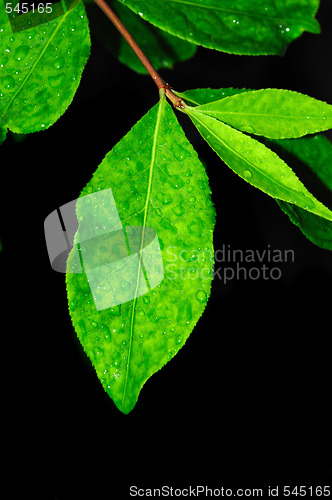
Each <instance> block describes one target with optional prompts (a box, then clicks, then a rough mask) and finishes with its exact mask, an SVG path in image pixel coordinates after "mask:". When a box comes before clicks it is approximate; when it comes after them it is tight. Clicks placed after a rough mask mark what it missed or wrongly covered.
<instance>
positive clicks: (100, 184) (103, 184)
mask: <svg viewBox="0 0 332 500" xmlns="http://www.w3.org/2000/svg"><path fill="white" fill-rule="evenodd" d="M106 186H107V184H106V181H104V180H101V181H100V182H98V185H97V188H98V191H100V190H103V189H105V188H106Z"/></svg>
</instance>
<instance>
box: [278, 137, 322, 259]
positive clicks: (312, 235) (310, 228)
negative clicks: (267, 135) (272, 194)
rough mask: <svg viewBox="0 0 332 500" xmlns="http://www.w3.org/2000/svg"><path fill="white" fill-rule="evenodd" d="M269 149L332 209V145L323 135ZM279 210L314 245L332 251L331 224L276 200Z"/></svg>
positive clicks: (291, 140) (293, 140)
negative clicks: (300, 176)
mask: <svg viewBox="0 0 332 500" xmlns="http://www.w3.org/2000/svg"><path fill="white" fill-rule="evenodd" d="M269 146H270V147H271V148H273V149H274V150H275V151H276V152H277V153H278V155H279V156H280V157H281V158H283V159H284V160H285V161H287V163H288V164H289V165H294V167H295V166H296V168H297V169H298V170H299V171H301V173H302V175H303V176H304V177H306V181H307V182H306V185H307V186H310V187H311V190H312V191H313V192H314V193H317V196H318V197H319V198H320V199H321V200H323V201H324V204H325V205H326V206H328V207H329V208H330V209H332V144H331V142H330V141H329V140H328V139H327V138H326V137H324V136H323V135H315V136H310V137H302V138H301V139H284V140H279V141H269ZM277 202H278V204H279V206H280V208H281V209H282V210H283V211H284V212H285V213H286V214H287V215H288V216H289V218H290V220H291V221H292V222H293V223H294V224H295V225H296V226H298V227H299V228H300V230H301V231H302V233H303V234H304V235H305V236H306V237H307V238H308V239H309V240H310V241H312V242H313V243H314V244H315V245H318V246H320V247H321V248H325V249H328V250H332V222H331V221H328V220H326V219H324V218H322V217H319V216H318V215H315V214H313V213H310V212H308V211H306V210H303V209H302V208H300V207H297V206H295V205H290V204H289V203H287V202H284V201H280V200H277Z"/></svg>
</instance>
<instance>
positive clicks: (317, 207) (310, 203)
mask: <svg viewBox="0 0 332 500" xmlns="http://www.w3.org/2000/svg"><path fill="white" fill-rule="evenodd" d="M196 109H197V108H186V112H187V113H188V115H189V116H190V118H191V119H192V121H193V123H194V125H195V126H196V127H197V129H198V131H199V132H200V134H201V135H202V137H203V138H204V139H205V140H206V141H207V143H208V144H209V145H210V146H211V148H212V149H213V150H214V151H215V152H216V153H217V154H218V155H219V156H220V158H221V159H222V160H223V161H224V162H225V163H226V165H228V166H229V167H230V168H231V169H232V170H233V171H234V172H235V173H237V174H238V175H239V176H240V177H242V178H243V179H245V180H246V181H247V182H249V183H250V184H252V185H253V186H255V187H257V188H259V189H261V190H262V191H264V192H265V193H267V194H269V195H270V196H272V197H274V198H278V199H280V200H283V201H287V202H288V203H292V204H295V205H297V206H299V207H302V208H304V209H305V210H308V211H309V212H312V213H315V214H317V215H319V216H321V217H325V218H326V219H328V220H332V212H331V211H330V210H328V209H327V208H326V207H325V206H324V205H323V204H322V203H320V202H319V201H318V200H316V198H315V197H314V196H313V195H312V194H311V193H310V192H309V191H308V190H307V189H306V188H305V186H304V185H303V184H302V182H301V181H300V180H299V179H298V178H297V177H296V175H295V173H294V172H293V171H292V170H291V168H290V167H289V166H288V165H287V164H286V163H285V162H284V161H283V160H282V159H281V158H279V156H278V155H277V154H276V153H274V152H273V151H271V150H270V149H269V148H267V147H266V146H264V144H261V143H260V142H259V141H257V140H255V139H252V138H251V137H250V136H248V135H246V134H243V133H242V132H239V131H238V130H235V129H233V128H232V127H230V126H229V125H226V124H225V123H223V122H221V121H219V120H217V119H215V118H212V117H210V116H208V115H205V114H203V113H200V112H197V111H196Z"/></svg>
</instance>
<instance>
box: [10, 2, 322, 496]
mask: <svg viewBox="0 0 332 500" xmlns="http://www.w3.org/2000/svg"><path fill="white" fill-rule="evenodd" d="M317 17H318V20H319V22H320V24H321V27H322V33H321V35H311V34H308V33H305V34H304V35H303V36H302V37H301V38H300V39H298V40H297V41H295V42H293V43H292V44H291V45H290V47H289V48H288V50H287V52H286V53H285V55H284V56H283V57H271V56H270V57H250V56H248V57H247V56H232V55H228V54H223V53H219V52H216V51H209V50H206V49H202V48H200V49H199V50H198V52H197V55H196V56H195V57H194V58H193V59H192V60H190V61H187V62H184V63H181V64H177V65H176V66H175V69H173V70H164V71H161V74H162V76H163V77H164V78H165V79H166V80H167V81H168V82H169V83H170V84H171V85H172V86H173V87H174V88H175V89H176V90H179V91H181V90H186V89H187V88H197V87H214V88H221V87H231V86H232V87H240V88H242V87H247V88H253V89H254V88H257V89H259V88H267V87H275V88H286V89H291V90H297V91H299V92H302V93H305V94H308V95H311V96H313V97H316V98H318V99H322V100H324V101H327V102H329V103H332V65H331V49H332V28H331V26H332V5H331V2H330V1H329V0H325V1H322V2H321V7H320V10H319V13H318V16H317ZM157 98H158V94H157V91H156V88H155V86H154V84H153V83H152V81H151V80H150V79H149V77H147V76H141V75H136V74H134V73H133V72H131V71H130V70H129V69H128V68H126V67H125V66H123V65H121V64H120V63H118V62H117V61H116V60H115V59H114V58H113V57H112V56H111V55H110V54H109V53H108V52H107V51H106V50H105V49H104V48H103V47H102V46H101V45H100V44H99V43H98V42H97V41H96V40H95V39H94V38H93V40H92V54H91V57H90V59H89V62H88V64H87V66H86V69H85V71H84V74H83V78H82V82H81V85H80V87H79V90H78V92H77V94H76V96H75V99H74V101H73V103H72V104H71V106H70V108H69V109H68V111H67V112H66V113H65V114H64V116H63V117H62V118H61V119H60V120H59V121H58V122H57V123H56V124H55V125H54V126H53V127H51V128H50V129H49V130H47V131H44V132H42V133H37V134H33V135H29V136H28V137H27V138H26V139H25V140H24V141H22V142H15V141H14V139H13V137H12V136H11V135H10V136H9V137H8V138H7V140H6V141H5V143H4V144H3V145H2V146H1V165H2V194H1V214H2V215H1V219H2V220H1V239H2V242H3V245H4V248H3V252H2V255H1V272H2V277H3V278H2V283H3V291H4V300H3V306H4V308H3V310H4V312H3V321H2V323H3V325H4V326H3V332H2V334H3V338H4V340H5V346H6V347H5V352H4V359H5V360H6V362H8V365H9V366H7V363H5V370H6V377H7V378H8V379H9V380H10V381H11V382H12V384H6V383H5V384H4V385H5V386H6V387H7V386H9V387H10V390H9V394H10V397H11V398H13V400H14V402H13V404H11V405H9V406H8V415H9V416H10V420H11V422H13V423H14V424H15V425H14V430H13V438H15V437H17V436H19V439H18V440H16V439H14V440H13V447H12V450H14V452H13V456H12V458H11V459H10V461H11V462H12V463H13V464H14V466H15V467H17V470H18V471H21V470H22V471H23V470H24V469H26V465H27V464H28V465H29V466H32V467H31V469H32V470H31V472H30V473H29V475H28V480H27V482H26V483H25V489H26V492H27V493H29V494H30V493H31V494H32V496H33V497H34V498H36V497H37V494H39V493H41V497H42V498H51V499H55V498H57V499H58V500H64V499H81V498H91V499H111V498H119V499H121V498H129V486H130V485H138V486H140V487H161V486H162V485H164V484H166V485H170V486H173V487H187V486H188V485H192V486H195V485H198V484H202V485H205V484H206V485H208V486H210V487H215V488H217V487H221V486H224V487H225V488H226V487H234V488H249V487H256V488H260V487H261V488H263V487H265V486H267V485H271V486H276V485H279V486H282V485H284V484H294V485H296V484H298V485H307V486H310V485H316V484H321V485H324V484H325V485H330V484H331V482H332V481H331V479H332V457H331V444H332V443H331V417H332V411H331V409H332V405H331V366H332V363H331V348H330V344H331V342H330V338H331V326H330V314H331V291H330V287H331V278H332V257H331V255H330V254H329V252H328V251H326V250H322V249H319V248H317V247H315V246H314V245H313V244H312V243H310V242H309V241H308V240H306V239H305V237H304V236H303V235H302V233H301V232H300V231H299V230H298V229H297V228H296V227H295V226H293V225H292V224H291V223H290V221H289V220H288V218H287V216H286V215H284V214H283V213H282V212H281V211H280V209H279V208H278V206H277V204H276V203H275V202H274V201H273V200H272V199H271V198H269V197H268V196H266V195H264V194H263V193H261V192H259V191H258V190H256V189H254V188H252V187H251V186H249V185H247V184H246V183H245V182H243V181H242V180H241V179H239V178H238V177H237V176H235V175H234V174H233V173H232V172H231V171H230V170H228V169H227V168H226V167H225V166H224V164H223V163H222V162H221V161H220V160H219V158H218V157H217V156H215V155H214V153H212V152H211V151H210V150H209V148H208V147H207V146H206V145H205V144H204V143H203V140H202V139H201V138H200V136H199V134H198V133H197V131H195V130H194V129H193V127H192V126H191V123H190V122H189V120H187V119H186V117H184V116H179V120H180V122H181V124H182V125H183V127H184V128H185V131H186V133H187V136H188V137H189V138H190V140H191V141H192V143H193V144H194V146H195V148H196V149H197V151H198V153H199V154H200V156H201V157H202V159H203V160H204V161H205V162H206V164H207V170H208V174H209V177H210V182H211V188H212V192H213V201H214V203H215V207H216V211H217V224H216V230H215V240H214V241H215V248H216V249H220V248H222V245H230V248H232V249H243V250H245V249H253V250H258V251H262V250H264V249H266V248H267V247H268V245H270V247H271V248H272V249H280V250H283V249H293V250H294V254H295V262H294V263H291V262H290V263H286V264H284V265H283V266H282V277H281V279H280V280H278V281H272V280H262V279H260V280H257V281H255V280H244V279H240V280H233V281H232V282H231V283H228V284H225V283H223V282H222V281H221V280H215V281H214V282H213V287H212V295H211V299H210V301H209V303H208V306H207V308H206V311H205V313H204V315H203V317H202V318H201V319H200V321H199V323H198V325H197V326H196V328H195V330H194V331H193V333H192V334H191V337H190V338H189V340H188V341H187V342H186V345H185V347H184V348H183V349H182V350H181V351H180V352H179V353H178V354H177V356H176V357H175V358H174V359H173V360H172V361H171V362H170V363H168V365H166V366H165V367H164V368H163V369H162V370H160V371H159V372H158V373H156V374H155V375H154V376H153V377H152V378H151V379H150V380H149V381H148V382H147V383H146V384H145V386H144V388H143V390H142V392H141V395H140V397H139V400H138V403H137V405H136V407H135V409H134V410H133V411H132V412H131V413H130V414H129V415H127V416H125V415H122V414H121V413H120V412H119V411H118V410H117V409H116V408H115V406H114V404H113V402H112V401H111V400H110V399H109V398H108V397H107V396H106V394H105V393H104V391H103V389H102V387H101V385H100V383H99V381H98V379H97V377H96V376H95V374H94V371H93V369H92V368H91V366H90V363H89V362H88V361H87V359H86V357H85V355H84V353H83V352H82V349H81V347H80V345H79V343H78V342H77V340H76V337H75V333H74V332H73V330H72V327H71V323H70V318H69V315H68V311H67V302H66V292H65V284H64V275H62V274H57V273H55V272H54V271H52V269H51V267H50V265H49V261H48V255H47V251H46V246H45V241H44V233H43V222H44V219H45V217H46V216H47V215H48V214H49V213H50V212H51V211H53V210H54V209H55V208H57V207H59V206H61V205H62V204H64V203H66V202H68V201H70V200H73V199H75V198H77V197H78V195H79V193H80V191H81V189H82V188H83V187H84V185H85V184H86V183H87V182H88V181H89V179H90V178H91V176H92V173H93V172H94V171H95V170H96V168H97V166H98V165H99V163H100V162H101V160H102V159H103V157H104V156H105V154H106V153H107V152H108V151H109V150H110V149H111V148H112V147H113V146H114V145H115V144H116V143H117V142H118V141H119V140H120V138H121V137H122V136H123V135H124V134H126V133H127V132H128V131H129V129H130V128H131V127H132V126H133V125H134V124H135V123H136V121H137V120H138V119H140V118H141V117H142V116H143V115H144V114H145V113H146V112H147V111H148V110H149V109H150V108H151V106H152V105H154V104H155V103H156V102H157ZM329 137H330V138H331V135H330V136H329ZM8 319H9V322H6V320H8ZM7 342H8V347H7ZM18 353H19V354H20V356H17V354H18ZM20 457H22V463H21V460H20ZM18 464H20V465H18ZM17 483H19V481H18V482H17ZM17 483H15V484H12V492H14V491H15V488H16V487H17V486H18V484H17ZM14 497H15V496H13V498H14Z"/></svg>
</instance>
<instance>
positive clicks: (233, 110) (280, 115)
mask: <svg viewBox="0 0 332 500" xmlns="http://www.w3.org/2000/svg"><path fill="white" fill-rule="evenodd" d="M196 112H201V113H206V114H208V115H209V116H214V117H215V118H218V120H221V121H222V122H225V123H227V124H228V125H231V126H232V127H234V128H237V129H239V130H242V131H244V132H249V133H251V134H255V135H262V136H264V137H269V138H271V139H290V138H295V137H301V136H303V135H306V134H314V133H316V132H321V131H323V130H327V129H329V128H332V106H331V105H330V104H327V103H325V102H323V101H318V100H317V99H314V98H312V97H308V96H306V95H304V94H300V93H298V92H293V91H290V90H279V89H262V90H253V91H247V92H242V93H237V94H236V95H232V96H229V97H226V98H222V99H220V100H218V101H213V102H209V103H207V104H204V105H202V106H197V107H196Z"/></svg>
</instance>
